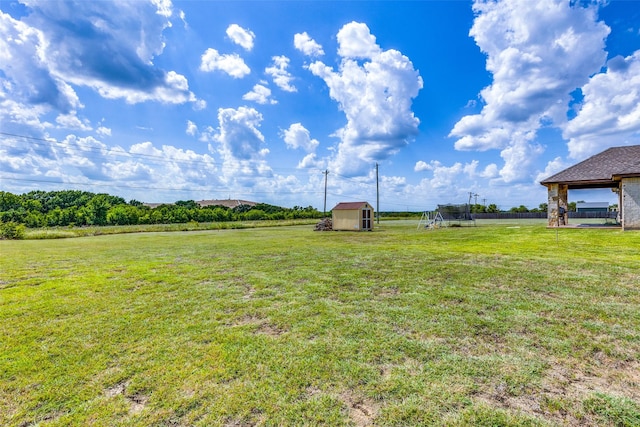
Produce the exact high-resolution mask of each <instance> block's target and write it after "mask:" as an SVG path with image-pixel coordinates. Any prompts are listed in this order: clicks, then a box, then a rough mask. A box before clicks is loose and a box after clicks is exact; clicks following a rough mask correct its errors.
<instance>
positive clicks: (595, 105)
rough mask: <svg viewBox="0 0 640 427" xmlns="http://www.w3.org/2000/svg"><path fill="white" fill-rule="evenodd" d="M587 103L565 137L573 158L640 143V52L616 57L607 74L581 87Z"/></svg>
mask: <svg viewBox="0 0 640 427" xmlns="http://www.w3.org/2000/svg"><path fill="white" fill-rule="evenodd" d="M582 94H583V97H584V99H583V100H582V104H581V106H580V108H579V110H578V113H577V115H576V117H575V118H574V119H573V120H571V121H569V123H568V124H567V126H566V128H565V129H564V132H563V136H564V137H565V138H566V139H568V140H569V143H568V146H569V155H570V157H572V158H574V159H578V160H582V159H584V158H586V157H589V156H590V155H593V154H596V153H597V152H600V151H602V150H603V149H605V148H608V147H611V146H617V145H626V144H629V143H637V142H638V140H639V139H640V50H637V51H636V52H635V53H633V55H629V56H627V57H626V58H623V57H622V56H616V57H615V58H612V59H610V60H609V62H608V63H607V71H606V72H605V73H599V74H596V75H594V76H593V77H592V78H591V79H590V80H589V82H588V83H587V84H586V85H584V86H583V87H582Z"/></svg>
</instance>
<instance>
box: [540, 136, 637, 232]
mask: <svg viewBox="0 0 640 427" xmlns="http://www.w3.org/2000/svg"><path fill="white" fill-rule="evenodd" d="M540 184H542V185H544V186H545V187H547V190H548V195H549V203H548V209H549V210H548V219H549V226H550V227H559V226H566V225H567V222H568V217H567V214H566V212H567V204H568V193H569V190H573V189H585V188H610V189H611V190H612V191H613V192H614V193H616V194H617V195H618V207H619V216H620V223H621V226H622V229H623V230H633V229H635V230H638V229H640V145H628V146H624V147H612V148H609V149H607V150H605V151H603V152H602V153H599V154H596V155H595V156H592V157H589V158H588V159H586V160H584V161H582V162H580V163H578V164H576V165H574V166H571V167H570V168H567V169H565V170H563V171H561V172H559V173H557V174H555V175H553V176H550V177H549V178H547V179H545V180H542V181H541V182H540Z"/></svg>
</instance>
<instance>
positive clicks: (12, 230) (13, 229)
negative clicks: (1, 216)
mask: <svg viewBox="0 0 640 427" xmlns="http://www.w3.org/2000/svg"><path fill="white" fill-rule="evenodd" d="M24 230H25V226H24V225H23V224H18V223H17V222H14V221H9V222H2V223H0V239H4V240H22V239H24Z"/></svg>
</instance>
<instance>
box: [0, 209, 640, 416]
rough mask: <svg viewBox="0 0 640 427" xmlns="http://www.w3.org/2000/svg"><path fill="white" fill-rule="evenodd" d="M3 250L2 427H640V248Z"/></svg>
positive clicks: (54, 245) (491, 242) (551, 233)
mask: <svg viewBox="0 0 640 427" xmlns="http://www.w3.org/2000/svg"><path fill="white" fill-rule="evenodd" d="M416 225H417V221H413V222H412V221H405V222H383V223H382V224H381V225H380V226H379V227H378V228H377V229H376V230H375V231H374V232H368V233H366V232H365V233H351V232H314V231H313V226H295V227H280V228H262V229H244V230H222V231H201V232H173V233H139V234H125V235H110V236H98V237H84V238H75V239H62V240H27V241H1V242H0V255H1V256H0V425H3V426H4V425H8V426H31V425H39V426H54V425H55V426H63V425H64V426H66V425H93V426H101V425H104V426H111V425H122V426H125V425H126V426H130V425H131V426H188V425H198V426H216V425H220V426H241V425H242V426H244V425H246V426H249V425H277V426H288V425H353V426H366V425H398V426H417V425H442V426H452V425H453V426H455V425H486V426H501V425H504V426H507V425H514V426H515V425H602V426H634V425H635V426H637V425H640V232H625V233H623V232H620V231H614V230H595V229H575V230H573V229H572V230H560V231H559V232H558V233H556V231H555V230H548V229H546V228H545V226H544V225H541V224H539V223H537V224H527V223H523V224H520V225H513V224H510V225H509V224H495V225H486V224H483V225H481V226H478V227H461V228H445V229H439V230H434V231H427V230H424V229H421V230H417V229H416Z"/></svg>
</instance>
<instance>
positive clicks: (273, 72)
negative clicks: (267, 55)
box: [264, 55, 297, 92]
mask: <svg viewBox="0 0 640 427" xmlns="http://www.w3.org/2000/svg"><path fill="white" fill-rule="evenodd" d="M271 60H272V61H273V65H271V66H270V67H267V68H265V70H264V71H265V72H266V73H267V74H268V75H270V76H271V78H272V79H273V83H275V84H276V86H278V87H279V88H280V89H282V90H284V91H285V92H297V89H296V87H295V86H293V85H292V84H291V81H292V80H293V76H292V75H291V73H289V72H288V71H287V68H288V67H289V58H287V57H286V56H284V55H280V56H274V57H272V58H271Z"/></svg>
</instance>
